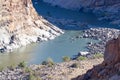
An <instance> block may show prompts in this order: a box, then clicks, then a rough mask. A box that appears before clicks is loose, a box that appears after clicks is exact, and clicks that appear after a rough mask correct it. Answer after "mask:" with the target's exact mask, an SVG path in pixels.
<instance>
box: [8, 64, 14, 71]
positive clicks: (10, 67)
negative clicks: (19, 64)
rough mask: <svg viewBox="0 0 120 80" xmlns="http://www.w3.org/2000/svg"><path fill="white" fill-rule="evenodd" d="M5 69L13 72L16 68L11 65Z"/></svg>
mask: <svg viewBox="0 0 120 80" xmlns="http://www.w3.org/2000/svg"><path fill="white" fill-rule="evenodd" d="M7 68H8V69H10V70H14V69H15V68H16V66H15V65H11V66H8V67H7Z"/></svg>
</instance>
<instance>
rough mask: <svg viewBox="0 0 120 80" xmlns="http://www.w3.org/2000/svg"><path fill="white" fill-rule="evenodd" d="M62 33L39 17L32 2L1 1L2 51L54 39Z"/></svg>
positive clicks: (0, 48)
mask: <svg viewBox="0 0 120 80" xmlns="http://www.w3.org/2000/svg"><path fill="white" fill-rule="evenodd" d="M61 33H62V31H61V30H60V29H58V28H57V27H56V26H54V25H52V24H51V23H49V22H48V21H46V20H45V19H43V18H42V16H38V14H37V12H36V11H35V9H34V8H33V5H32V2H31V0H0V51H1V52H4V51H12V50H13V48H19V47H21V46H25V45H27V44H29V43H32V42H37V41H43V40H49V39H53V38H55V37H56V36H58V35H60V34H61Z"/></svg>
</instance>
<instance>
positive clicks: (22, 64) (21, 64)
mask: <svg viewBox="0 0 120 80" xmlns="http://www.w3.org/2000/svg"><path fill="white" fill-rule="evenodd" d="M18 67H21V68H25V67H26V63H25V62H24V61H23V62H20V63H19V64H18Z"/></svg>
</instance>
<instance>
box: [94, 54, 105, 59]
mask: <svg viewBox="0 0 120 80" xmlns="http://www.w3.org/2000/svg"><path fill="white" fill-rule="evenodd" d="M102 57H103V54H102V53H96V54H94V58H102Z"/></svg>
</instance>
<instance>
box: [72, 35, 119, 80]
mask: <svg viewBox="0 0 120 80" xmlns="http://www.w3.org/2000/svg"><path fill="white" fill-rule="evenodd" d="M119 79H120V35H119V36H118V38H117V39H112V40H110V41H108V42H107V44H106V49H105V55H104V61H103V63H102V64H99V65H97V66H94V67H93V69H91V70H88V71H87V73H86V74H84V75H81V76H79V77H77V78H75V79H73V80H119Z"/></svg>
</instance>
